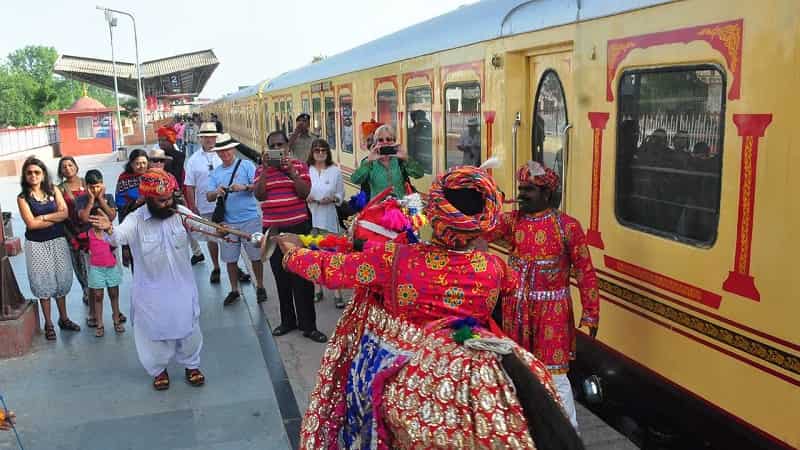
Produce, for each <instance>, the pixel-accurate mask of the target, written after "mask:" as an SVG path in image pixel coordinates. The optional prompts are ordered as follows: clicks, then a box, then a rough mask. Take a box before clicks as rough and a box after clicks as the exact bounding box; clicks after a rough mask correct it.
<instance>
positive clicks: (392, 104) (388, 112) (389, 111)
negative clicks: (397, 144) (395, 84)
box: [377, 90, 397, 133]
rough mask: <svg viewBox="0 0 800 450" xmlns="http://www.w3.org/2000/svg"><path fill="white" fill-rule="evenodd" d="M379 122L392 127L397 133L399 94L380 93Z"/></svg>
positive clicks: (390, 91) (392, 91) (393, 92)
mask: <svg viewBox="0 0 800 450" xmlns="http://www.w3.org/2000/svg"><path fill="white" fill-rule="evenodd" d="M377 100H378V122H380V123H385V124H387V125H391V126H392V128H394V129H395V133H397V131H396V130H397V92H395V91H394V90H389V91H378V99H377Z"/></svg>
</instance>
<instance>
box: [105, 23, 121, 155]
mask: <svg viewBox="0 0 800 450" xmlns="http://www.w3.org/2000/svg"><path fill="white" fill-rule="evenodd" d="M104 13H105V15H106V22H108V35H109V36H110V38H111V70H112V72H113V74H114V100H115V101H116V104H117V135H118V136H119V137H118V138H117V142H118V143H119V146H120V147H122V146H123V145H125V136H124V133H123V132H122V114H121V113H120V111H119V87H118V86H117V60H116V58H115V57H114V27H115V26H117V18H116V17H114V14H113V13H112V12H111V11H109V10H105V11H104Z"/></svg>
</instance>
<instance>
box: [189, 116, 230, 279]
mask: <svg viewBox="0 0 800 450" xmlns="http://www.w3.org/2000/svg"><path fill="white" fill-rule="evenodd" d="M218 135H219V133H217V127H216V125H214V122H203V123H202V124H201V125H200V128H199V129H198V131H197V138H198V140H199V141H200V145H201V146H202V148H201V151H198V152H195V153H194V154H192V156H190V157H189V160H188V161H187V162H186V178H185V180H184V189H185V191H186V206H187V207H188V208H189V209H190V210H192V212H193V213H195V214H197V215H199V216H201V217H204V218H206V219H208V220H211V215H212V214H213V213H214V203H212V202H209V201H208V199H206V192H208V177H209V175H211V172H213V171H214V169H216V168H217V167H219V166H221V165H222V160H221V159H219V156H217V153H216V152H215V151H214V143H215V142H217V136H218ZM198 239H199V240H204V241H207V245H208V253H209V255H210V256H211V262H212V263H213V264H214V268H213V269H212V271H211V280H210V281H211V283H219V278H220V277H219V275H220V270H219V244H217V243H216V242H215V241H213V240H209V239H205V238H203V237H198ZM204 259H205V256H203V254H202V253H200V256H192V264H197V263H199V262H200V261H203V260H204Z"/></svg>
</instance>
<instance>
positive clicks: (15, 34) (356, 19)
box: [0, 0, 475, 98]
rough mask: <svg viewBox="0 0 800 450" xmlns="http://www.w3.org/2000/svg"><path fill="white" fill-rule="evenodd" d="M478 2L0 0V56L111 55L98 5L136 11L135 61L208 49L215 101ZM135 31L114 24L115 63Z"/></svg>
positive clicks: (121, 21) (126, 23) (128, 52)
mask: <svg viewBox="0 0 800 450" xmlns="http://www.w3.org/2000/svg"><path fill="white" fill-rule="evenodd" d="M474 1H475V0H403V1H402V2H400V1H389V0H372V1H370V0H331V1H325V0H307V1H296V0H284V1H275V0H269V1H248V0H215V1H211V0H196V1H185V0H136V1H131V0H129V1H123V0H69V1H65V0H2V1H0V17H2V18H3V26H1V27H0V58H2V59H5V57H6V56H7V55H8V54H9V53H11V52H12V51H14V50H16V49H18V48H22V47H25V46H26V45H46V46H53V47H55V49H56V51H58V53H59V54H67V55H75V56H85V57H90V58H100V59H108V60H110V59H111V46H110V43H109V34H108V25H107V24H106V21H105V19H104V17H103V12H102V11H98V10H97V9H96V8H95V7H96V6H97V5H98V4H99V5H102V6H105V7H108V8H112V9H119V10H123V11H127V12H130V13H132V14H133V15H134V16H135V17H136V27H137V34H138V36H139V56H140V59H141V61H148V60H152V59H159V58H164V57H168V56H172V55H176V54H181V53H188V52H193V51H198V50H206V49H209V48H210V49H213V50H214V53H215V54H216V55H217V59H219V61H220V65H219V67H217V69H216V71H215V72H214V74H213V75H212V76H211V79H210V80H209V81H208V83H207V84H206V86H205V89H203V92H202V93H201V97H205V98H217V97H220V96H222V95H225V94H227V93H230V92H233V91H236V90H237V89H238V87H239V86H249V85H253V84H255V83H257V82H259V81H261V80H263V79H266V78H272V77H275V76H277V75H279V74H281V73H283V72H285V71H287V70H291V69H295V68H297V67H301V66H304V65H306V64H308V63H310V62H311V59H312V58H313V57H314V56H316V55H326V56H331V55H335V54H337V53H341V52H343V51H345V50H348V49H350V48H353V47H356V46H358V45H361V44H363V43H366V42H369V41H371V40H374V39H377V38H379V37H381V36H384V35H386V34H390V33H392V32H394V31H397V30H401V29H403V28H406V27H408V26H411V25H414V24H416V23H419V22H422V21H425V20H427V19H430V18H432V17H436V16H438V15H441V14H444V13H446V12H449V11H452V10H453V9H456V8H457V7H459V6H461V5H464V4H469V3H473V2H474ZM133 41H134V40H133V27H132V26H131V21H130V19H128V18H126V17H122V16H120V17H119V18H118V26H117V27H116V28H115V29H114V47H115V52H116V55H115V56H116V58H117V60H119V61H125V62H134V61H135V48H134V44H133Z"/></svg>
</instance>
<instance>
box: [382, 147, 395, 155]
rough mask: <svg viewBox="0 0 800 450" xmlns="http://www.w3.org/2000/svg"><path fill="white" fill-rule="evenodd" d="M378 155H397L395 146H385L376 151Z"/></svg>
mask: <svg viewBox="0 0 800 450" xmlns="http://www.w3.org/2000/svg"><path fill="white" fill-rule="evenodd" d="M378 154H379V155H396V154H397V146H396V145H391V146H385V147H381V148H379V149H378Z"/></svg>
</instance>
